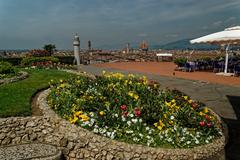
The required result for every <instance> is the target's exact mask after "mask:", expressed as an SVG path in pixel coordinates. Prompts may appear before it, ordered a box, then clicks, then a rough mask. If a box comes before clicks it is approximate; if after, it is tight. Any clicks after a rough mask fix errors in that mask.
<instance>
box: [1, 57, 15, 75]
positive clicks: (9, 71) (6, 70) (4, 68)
mask: <svg viewBox="0 0 240 160" xmlns="http://www.w3.org/2000/svg"><path fill="white" fill-rule="evenodd" d="M15 73H16V69H15V67H13V66H12V64H10V63H8V62H3V61H2V62H0V79H3V78H6V77H9V76H12V75H14V74H15Z"/></svg>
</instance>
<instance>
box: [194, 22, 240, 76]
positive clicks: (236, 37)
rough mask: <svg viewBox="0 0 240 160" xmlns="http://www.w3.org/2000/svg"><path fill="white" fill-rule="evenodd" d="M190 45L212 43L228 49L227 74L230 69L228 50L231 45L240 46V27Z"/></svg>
mask: <svg viewBox="0 0 240 160" xmlns="http://www.w3.org/2000/svg"><path fill="white" fill-rule="evenodd" d="M190 43H192V44H194V43H210V44H218V45H221V46H227V47H226V58H225V69H224V73H225V74H226V73H227V69H228V49H229V45H230V44H240V26H235V27H231V28H226V29H225V30H224V31H221V32H216V33H213V34H209V35H206V36H203V37H200V38H197V39H193V40H191V41H190Z"/></svg>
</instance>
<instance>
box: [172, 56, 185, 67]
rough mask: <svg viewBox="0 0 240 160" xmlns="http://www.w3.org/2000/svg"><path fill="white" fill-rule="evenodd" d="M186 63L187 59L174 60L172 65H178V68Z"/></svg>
mask: <svg viewBox="0 0 240 160" xmlns="http://www.w3.org/2000/svg"><path fill="white" fill-rule="evenodd" d="M186 62H187V58H176V59H174V63H175V64H176V65H178V66H179V67H182V66H184V64H185V63H186Z"/></svg>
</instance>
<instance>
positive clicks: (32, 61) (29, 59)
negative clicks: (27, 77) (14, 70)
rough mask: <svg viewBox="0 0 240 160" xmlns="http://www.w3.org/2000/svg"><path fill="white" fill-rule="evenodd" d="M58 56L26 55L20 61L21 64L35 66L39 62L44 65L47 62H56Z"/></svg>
mask: <svg viewBox="0 0 240 160" xmlns="http://www.w3.org/2000/svg"><path fill="white" fill-rule="evenodd" d="M58 62H59V60H58V58H55V57H26V58H23V60H22V61H21V65H22V66H36V65H37V64H39V63H41V64H42V65H45V64H47V63H58Z"/></svg>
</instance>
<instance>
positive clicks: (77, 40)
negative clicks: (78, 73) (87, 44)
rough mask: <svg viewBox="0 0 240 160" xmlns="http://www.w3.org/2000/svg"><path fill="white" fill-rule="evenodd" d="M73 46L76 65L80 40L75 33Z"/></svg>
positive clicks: (78, 61) (78, 60)
mask: <svg viewBox="0 0 240 160" xmlns="http://www.w3.org/2000/svg"><path fill="white" fill-rule="evenodd" d="M73 48H74V57H75V60H76V61H77V65H80V40H79V36H78V35H77V34H76V35H75V36H74V41H73Z"/></svg>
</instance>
